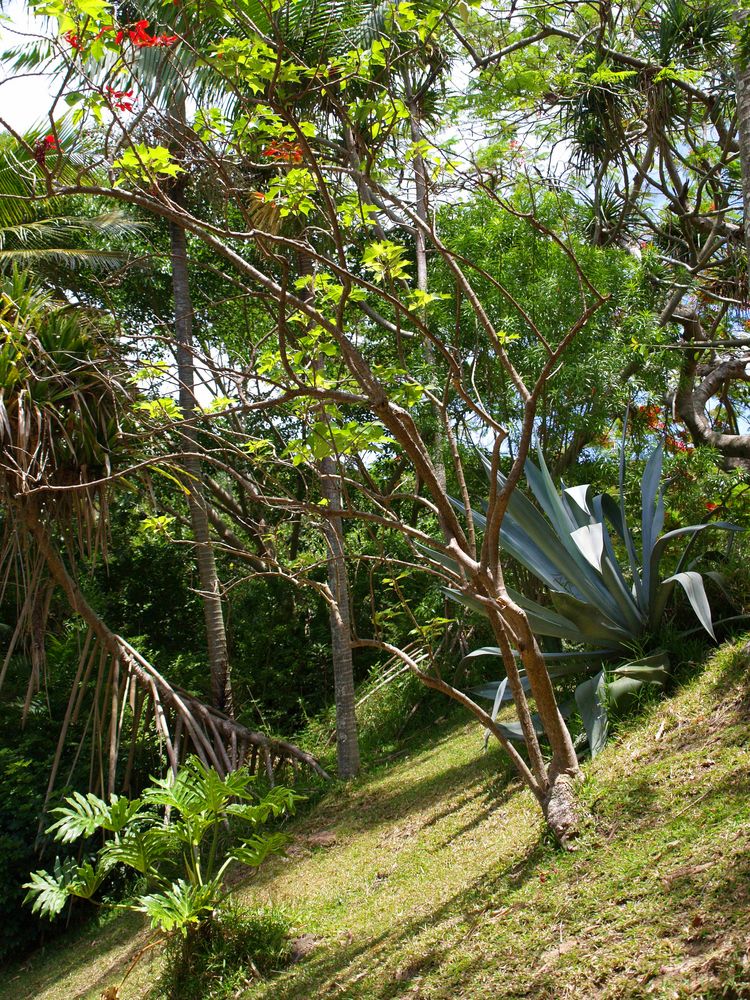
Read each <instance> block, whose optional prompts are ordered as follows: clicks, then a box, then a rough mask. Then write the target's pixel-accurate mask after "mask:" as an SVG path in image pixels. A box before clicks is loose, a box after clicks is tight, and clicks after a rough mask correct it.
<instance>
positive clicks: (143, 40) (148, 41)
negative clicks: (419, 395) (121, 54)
mask: <svg viewBox="0 0 750 1000" xmlns="http://www.w3.org/2000/svg"><path fill="white" fill-rule="evenodd" d="M146 28H148V21H136V23H135V26H134V27H132V28H128V31H127V37H128V38H129V39H130V41H131V42H132V43H133V45H135V46H136V47H137V48H139V49H150V48H154V47H155V46H156V47H161V46H166V45H174V43H175V42H176V41H178V38H177V35H149V33H148V31H146ZM115 41H116V42H117V44H118V45H122V43H123V42H124V41H125V32H124V31H123V30H122V28H121V29H120V30H119V31H118V32H117V34H116V35H115Z"/></svg>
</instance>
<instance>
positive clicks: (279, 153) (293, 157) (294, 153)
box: [263, 139, 302, 163]
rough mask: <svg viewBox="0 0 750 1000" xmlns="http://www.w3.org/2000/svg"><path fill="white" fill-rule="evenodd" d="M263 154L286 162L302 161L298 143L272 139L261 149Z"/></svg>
mask: <svg viewBox="0 0 750 1000" xmlns="http://www.w3.org/2000/svg"><path fill="white" fill-rule="evenodd" d="M263 156H268V157H270V159H272V160H284V161H285V162H287V163H301V162H302V148H301V147H300V146H299V144H298V143H293V142H285V141H282V140H278V139H274V141H273V142H272V143H271V145H270V146H267V147H266V148H265V149H264V150H263Z"/></svg>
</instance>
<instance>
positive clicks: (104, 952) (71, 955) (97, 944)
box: [0, 913, 146, 1000]
mask: <svg viewBox="0 0 750 1000" xmlns="http://www.w3.org/2000/svg"><path fill="white" fill-rule="evenodd" d="M145 940H146V937H145V930H144V923H143V919H142V918H141V917H139V916H138V915H136V914H132V913H127V914H124V915H123V916H120V917H117V918H115V919H112V920H110V921H109V922H108V923H106V924H105V925H104V926H103V927H101V928H98V929H96V930H93V929H92V928H91V926H90V925H89V926H88V927H87V926H85V925H84V926H82V927H81V928H80V929H78V930H76V932H75V934H74V935H71V936H70V937H69V936H67V935H66V936H64V937H61V938H59V939H57V940H56V941H55V942H54V944H52V945H51V946H49V947H48V948H43V949H41V950H40V951H39V952H36V953H35V954H34V956H33V959H34V961H33V964H32V962H31V959H30V960H29V962H28V964H27V965H24V966H21V968H20V969H19V970H17V971H15V972H11V971H10V970H6V972H5V975H4V976H3V977H0V1000H25V998H28V1000H32V998H36V997H38V996H40V995H41V994H42V993H43V992H44V991H46V990H49V989H51V988H52V987H54V986H55V985H56V984H58V983H59V982H60V981H61V980H63V979H66V978H68V977H71V978H74V977H75V976H76V974H77V973H83V972H84V970H86V972H87V976H86V978H85V980H84V981H83V982H84V984H85V985H81V986H80V988H78V987H77V986H76V985H75V984H74V983H71V985H70V987H69V989H68V990H66V992H65V994H64V995H65V1000H81V998H83V997H85V996H88V995H89V994H90V993H91V992H92V991H94V990H99V991H100V990H102V989H104V987H105V986H106V985H107V984H108V983H110V982H111V980H112V978H113V977H114V976H116V975H117V974H118V973H119V974H124V972H125V970H126V969H127V967H128V965H129V964H130V962H131V961H132V959H133V958H134V956H135V955H136V953H137V952H138V951H139V950H140V949H141V948H142V947H143V945H144V943H145ZM123 949H124V953H122V954H118V955H116V956H115V955H113V954H112V953H114V952H118V951H123ZM108 956H109V957H108ZM40 959H41V961H40ZM94 963H95V964H94ZM37 970H38V971H37ZM60 995H61V996H62V994H60Z"/></svg>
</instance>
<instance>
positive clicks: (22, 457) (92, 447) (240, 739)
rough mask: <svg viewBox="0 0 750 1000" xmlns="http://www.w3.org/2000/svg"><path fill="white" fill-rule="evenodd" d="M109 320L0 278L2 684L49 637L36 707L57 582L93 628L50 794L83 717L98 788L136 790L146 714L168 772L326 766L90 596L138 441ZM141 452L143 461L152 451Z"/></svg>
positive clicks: (26, 281)
mask: <svg viewBox="0 0 750 1000" xmlns="http://www.w3.org/2000/svg"><path fill="white" fill-rule="evenodd" d="M101 324H102V318H101V316H97V315H96V314H93V313H90V312H88V311H86V310H84V309H83V308H81V307H79V306H75V305H71V304H70V303H67V302H65V301H60V300H59V299H56V298H54V297H53V296H52V295H51V294H50V293H47V292H43V291H40V290H39V289H38V288H36V287H35V286H34V283H33V281H32V279H31V277H30V276H29V275H28V274H26V275H21V274H20V273H19V272H18V271H14V272H13V273H12V274H11V275H9V276H6V277H5V278H4V279H3V280H2V285H1V286H0V327H1V330H0V333H1V339H0V502H1V504H2V520H3V543H2V549H0V564H2V578H3V580H4V588H5V591H6V593H7V592H8V588H12V590H15V592H16V594H17V598H18V605H19V610H18V617H17V625H16V629H15V632H14V635H13V637H12V639H11V642H10V645H9V648H8V650H7V651H6V655H5V660H4V663H3V670H2V676H0V682H1V681H2V679H3V677H4V674H5V671H6V669H7V667H8V664H9V662H10V657H11V656H12V654H13V651H14V648H16V647H17V645H18V642H19V641H20V640H21V638H22V637H23V636H24V634H26V633H29V634H31V635H32V636H37V635H38V634H41V637H42V642H41V643H38V642H35V643H33V644H32V654H33V655H32V657H31V674H30V679H29V696H28V697H27V699H26V701H27V705H28V704H29V703H30V699H31V696H32V695H33V693H34V692H35V691H36V690H37V689H38V687H39V685H40V678H41V673H42V656H43V636H44V631H45V620H44V616H45V614H46V612H47V610H48V609H49V596H48V595H49V593H50V591H51V589H52V588H53V587H59V588H60V590H61V591H62V592H63V594H64V595H65V597H66V599H67V601H68V603H69V605H70V607H71V610H72V611H73V612H75V613H76V614H78V615H80V617H81V618H82V619H83V621H84V622H85V624H86V626H87V627H88V630H89V635H88V639H87V640H86V642H85V644H84V646H83V650H82V654H81V658H80V661H79V664H78V668H77V673H76V677H75V681H74V684H73V687H72V689H71V693H70V698H69V701H68V705H67V709H66V712H65V715H64V718H63V721H62V726H61V732H60V737H59V742H58V750H57V754H56V757H55V760H54V762H53V766H52V769H51V773H50V780H49V793H51V791H52V788H53V786H54V783H55V780H56V777H57V772H58V767H59V763H60V759H61V755H62V750H63V746H64V742H65V739H66V736H67V734H68V732H69V730H70V726H71V724H72V723H74V722H75V721H76V719H77V718H78V716H79V715H80V714H81V712H82V711H84V710H86V709H88V710H89V711H90V712H91V716H90V717H91V719H92V720H93V722H92V725H93V730H94V731H93V745H94V746H95V747H98V748H99V749H100V750H101V752H100V753H96V754H95V755H94V759H98V760H99V773H98V775H97V779H96V782H95V784H96V785H97V787H99V788H101V789H102V790H107V791H110V792H111V791H113V790H114V789H115V787H117V786H118V785H119V784H121V783H122V784H124V785H127V784H128V782H129V777H130V770H131V767H132V763H133V754H134V752H135V746H136V740H137V738H138V729H139V724H140V722H141V721H142V720H144V721H145V720H146V719H147V718H148V715H149V713H152V715H153V720H154V725H155V728H156V731H157V732H158V734H159V738H160V739H161V740H163V743H164V747H165V751H166V755H167V758H168V761H169V765H170V767H171V768H172V769H173V770H176V769H177V767H178V764H179V762H180V759H181V758H182V756H183V755H184V754H185V753H186V752H187V751H188V749H189V748H191V749H192V750H193V751H194V752H195V753H197V754H198V756H199V757H200V759H201V760H202V761H203V762H204V763H205V764H207V765H210V766H213V767H215V768H216V769H217V770H218V771H219V772H221V773H226V772H227V771H229V770H230V769H232V768H233V767H235V766H238V765H239V764H240V763H242V762H243V761H245V760H248V761H250V762H251V764H252V767H253V768H256V767H261V768H265V770H266V771H267V772H268V774H269V776H271V777H272V776H273V769H274V766H275V765H276V764H278V763H280V762H282V761H295V762H297V763H304V764H305V765H308V764H309V765H310V766H312V767H313V768H314V769H318V770H319V768H318V767H317V765H316V764H315V762H314V761H313V760H312V758H310V757H309V756H308V755H307V754H304V753H302V752H301V751H298V750H297V749H296V748H295V747H292V746H291V745H287V744H284V743H282V742H278V741H274V740H270V739H268V738H267V737H265V736H264V735H262V734H260V733H254V732H252V731H250V730H248V729H246V728H245V727H244V726H241V725H239V724H237V723H234V722H232V721H231V720H230V719H228V718H227V717H226V716H225V715H223V714H222V713H220V712H217V711H216V710H214V709H213V708H210V707H209V706H207V705H205V704H204V703H202V702H201V701H200V700H199V699H197V698H195V697H193V696H191V695H189V694H187V693H186V692H183V691H179V690H178V689H176V688H174V687H173V686H172V685H170V684H169V682H168V681H167V680H166V679H165V678H164V677H162V676H161V674H160V673H159V672H158V671H157V670H156V669H155V668H154V667H153V666H152V665H151V664H150V663H149V662H148V661H147V660H146V659H145V658H144V657H143V656H141V655H140V654H139V653H138V652H137V650H135V649H134V648H133V647H132V646H131V645H130V644H129V643H128V642H127V641H126V640H125V639H123V638H122V637H121V636H119V635H117V634H116V633H115V632H113V631H112V630H111V629H110V628H109V627H108V625H107V624H106V623H105V622H104V621H103V620H102V618H101V617H100V616H99V615H98V614H97V612H96V611H95V609H94V608H93V606H92V605H91V603H90V602H89V600H88V599H87V597H86V594H85V590H84V587H83V585H82V582H81V579H80V565H81V563H82V561H83V562H85V561H88V560H91V559H93V558H94V557H95V556H96V554H97V553H101V552H102V550H103V549H104V548H105V546H106V532H107V503H108V497H109V492H110V489H111V487H112V483H113V482H115V481H117V477H118V475H120V474H121V473H122V472H123V468H122V466H123V465H127V464H129V463H131V462H132V461H134V458H135V452H136V450H137V445H136V442H137V440H138V427H137V424H136V410H135V406H134V404H135V398H134V392H133V388H132V384H131V382H130V380H129V376H128V367H127V365H126V363H125V358H124V357H123V355H122V353H121V352H120V351H119V350H118V348H117V345H116V342H115V341H113V338H112V337H111V336H107V335H106V332H105V331H103V330H102V326H101ZM141 458H142V459H145V461H146V463H147V464H148V457H146V456H141ZM40 614H41V617H40ZM87 703H88V704H87ZM128 727H129V728H130V740H129V750H127V747H126V737H127V736H128ZM125 752H127V759H126V761H125V762H124V763H123V762H122V757H123V754H124V753H125ZM105 761H106V764H105ZM118 768H119V770H118Z"/></svg>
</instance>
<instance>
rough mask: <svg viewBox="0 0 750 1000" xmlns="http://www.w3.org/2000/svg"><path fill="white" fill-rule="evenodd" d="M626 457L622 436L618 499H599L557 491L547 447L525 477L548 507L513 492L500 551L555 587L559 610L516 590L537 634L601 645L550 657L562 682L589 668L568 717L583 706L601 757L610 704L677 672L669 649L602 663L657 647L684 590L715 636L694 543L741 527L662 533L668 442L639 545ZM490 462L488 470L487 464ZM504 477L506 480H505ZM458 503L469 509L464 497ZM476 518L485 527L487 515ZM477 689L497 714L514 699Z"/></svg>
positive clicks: (651, 463)
mask: <svg viewBox="0 0 750 1000" xmlns="http://www.w3.org/2000/svg"><path fill="white" fill-rule="evenodd" d="M624 456H625V448H624V434H623V447H622V449H621V454H620V475H619V502H618V501H615V500H613V499H612V497H610V496H609V495H607V494H606V493H605V494H602V495H600V496H592V495H591V488H590V486H588V485H585V486H574V487H569V488H565V486H562V487H561V489H560V490H559V491H558V490H557V489H556V488H555V485H554V483H553V481H552V477H551V476H550V474H549V471H548V469H547V466H546V464H545V462H544V458H543V456H542V454H541V451H540V452H539V465H538V466H537V465H535V464H534V463H533V462H532V461H530V460H529V461H528V462H527V463H526V466H525V474H526V481H527V484H528V486H529V489H530V490H531V492H532V494H533V495H534V497H535V498H536V500H537V502H538V504H539V507H540V508H541V511H543V513H541V512H540V511H539V510H538V509H537V507H536V506H535V505H534V504H533V503H532V502H531V500H530V499H529V498H528V497H527V496H526V495H525V494H524V492H523V491H522V490H520V489H516V490H514V491H513V493H512V494H511V497H510V502H509V504H508V509H507V513H506V515H505V517H504V520H503V524H502V528H501V532H500V545H501V548H503V549H505V551H506V552H508V554H509V555H511V556H513V557H515V558H516V559H517V560H518V561H519V562H520V563H521V564H522V565H523V566H524V567H525V568H526V569H527V570H528V571H529V572H530V573H532V574H533V575H534V576H535V577H536V578H537V579H538V580H540V581H541V582H542V583H543V584H544V585H545V587H546V588H547V590H548V593H549V596H550V600H551V603H552V608H549V607H545V606H543V605H541V604H539V603H537V602H536V601H532V600H530V599H529V598H527V597H524V596H523V595H522V594H518V593H513V592H510V594H511V597H512V598H513V600H514V601H516V602H517V603H518V604H519V605H520V606H521V607H522V608H523V609H524V611H525V612H526V614H527V615H528V618H529V622H530V624H531V627H532V629H533V630H534V632H535V634H536V635H537V636H548V637H552V638H554V639H557V640H566V641H567V642H569V643H573V644H574V645H575V646H578V647H580V646H587V647H593V648H592V649H588V650H587V651H583V652H582V651H580V650H579V649H576V650H567V651H563V652H554V653H546V654H545V658H546V659H547V661H548V665H549V672H550V676H551V677H552V679H553V680H555V679H559V678H562V677H566V676H570V675H575V674H581V673H585V674H587V675H589V676H587V678H586V680H584V681H583V682H582V683H581V684H579V685H578V687H577V688H576V690H575V701H574V702H571V703H570V704H567V705H563V706H562V707H561V711H562V712H563V714H564V715H565V714H566V713H567V714H570V713H572V712H573V711H574V709H575V708H576V707H577V708H578V711H579V712H580V714H581V717H582V720H583V723H584V726H585V729H586V733H587V736H588V743H589V748H590V750H591V753H592V754H596V753H598V751H599V750H600V749H601V748H602V746H603V745H604V743H605V741H606V737H607V709H608V707H610V708H611V707H613V706H615V705H617V707H618V708H621V707H622V705H623V702H625V701H629V700H632V699H634V698H637V697H638V696H639V695H640V694H641V693H642V692H643V690H644V688H645V686H646V685H650V686H652V687H653V686H656V687H660V688H663V687H664V685H665V683H666V681H667V678H668V667H669V662H668V657H667V654H666V653H665V652H664V651H657V652H654V653H653V654H652V655H650V656H647V657H645V658H642V659H638V660H632V659H629V660H628V661H627V662H625V663H621V665H620V666H617V667H616V668H615V669H614V670H612V671H610V672H606V671H605V670H603V669H602V667H601V664H602V662H603V661H606V660H614V661H616V660H620V661H622V660H623V659H624V658H626V657H632V651H633V650H634V649H639V648H640V649H642V648H643V647H644V646H648V645H649V641H650V640H651V637H653V636H655V635H657V634H658V632H659V629H660V625H661V622H662V619H663V617H664V612H665V609H666V606H667V602H668V601H669V598H670V596H671V595H672V593H673V591H674V589H675V587H676V586H679V587H681V588H682V590H684V592H685V593H686V595H687V597H688V600H689V601H690V605H691V607H692V608H693V611H694V612H695V614H696V617H697V618H698V621H699V622H700V624H701V625H702V627H703V628H704V629H705V630H706V631H707V632H708V633H709V635H710V636H711V637H712V638H714V639H715V638H716V637H715V635H714V629H713V623H712V619H711V609H710V607H709V603H708V598H707V596H706V590H705V587H704V583H703V577H702V576H701V574H700V573H699V572H697V571H696V570H695V569H694V567H693V565H692V563H689V562H688V559H689V556H690V549H691V545H692V541H693V539H694V538H695V537H696V536H697V535H698V534H699V533H700V532H702V531H704V530H706V529H707V528H720V529H723V530H725V531H735V530H740V529H738V528H737V527H736V525H733V524H729V523H727V522H725V521H714V522H707V523H703V524H693V525H690V526H688V527H684V528H677V529H675V530H674V531H668V532H666V533H665V534H662V529H663V527H664V487H663V485H662V484H661V473H662V465H663V446H662V445H661V444H659V445H657V447H656V448H655V449H654V450H653V452H652V453H651V455H650V456H649V459H648V461H647V462H646V467H645V469H644V472H643V477H642V479H641V538H640V546H638V545H637V544H636V540H635V538H634V536H633V532H632V531H631V529H630V527H629V525H628V523H627V519H626V515H625V497H624V479H625V457H624ZM485 464H486V465H487V467H488V469H489V465H488V463H485ZM500 480H501V486H502V484H503V482H504V480H503V478H502V476H501V477H500ZM456 506H458V507H461V505H460V504H458V503H457V502H456ZM462 509H463V508H462ZM545 515H546V516H545ZM473 516H474V520H475V522H476V523H477V525H478V526H479V527H480V528H483V527H484V524H485V519H484V517H483V515H482V514H480V513H474V515H473ZM610 528H612V531H613V533H614V534H612V533H610ZM616 538H619V541H620V543H621V545H620V549H621V551H623V552H624V555H625V558H626V559H627V566H626V567H623V566H622V565H621V564H620V561H619V559H618V556H617V553H616V548H615V546H616ZM679 538H687V539H688V544H687V545H686V546H685V549H684V550H683V552H682V555H681V557H680V559H679V560H678V564H677V568H676V570H675V572H674V573H672V574H671V575H670V576H668V577H666V578H665V579H662V578H661V576H660V572H659V569H660V564H661V559H662V556H663V555H664V552H665V550H666V548H667V546H668V545H669V543H670V542H672V541H674V540H676V539H679ZM706 575H709V576H714V577H717V576H718V574H706ZM448 593H449V595H450V596H451V597H452V598H453V599H454V600H456V601H458V602H459V603H461V604H466V605H468V606H471V607H475V608H476V610H480V611H481V610H482V606H481V604H479V602H476V604H474V603H473V602H472V601H471V599H470V598H469V599H467V598H466V597H465V596H464V595H462V594H459V593H458V592H456V591H448ZM500 655H501V654H500V650H499V649H497V648H495V647H491V646H489V647H484V648H483V649H477V650H475V651H474V652H473V653H470V654H469V656H470V657H476V656H500ZM592 674H593V676H592ZM472 693H473V694H475V695H477V696H479V697H484V698H488V699H490V700H492V701H493V702H494V705H493V718H494V717H496V715H497V712H498V710H499V708H500V706H501V704H502V703H503V702H504V701H509V700H511V695H510V692H509V690H508V686H507V678H503V679H501V680H499V681H494V682H491V683H487V684H483V685H481V686H480V687H478V688H475V689H474V690H473V692H472ZM503 729H504V731H505V732H506V735H507V736H509V737H511V738H513V739H522V737H521V732H520V727H519V726H518V725H516V724H510V725H505V726H504V727H503Z"/></svg>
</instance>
